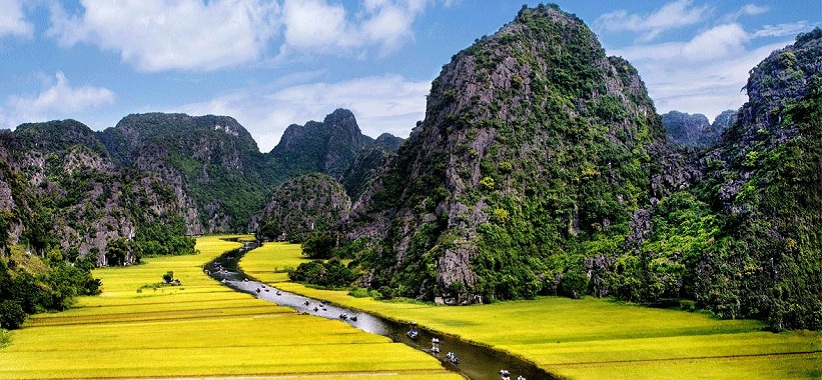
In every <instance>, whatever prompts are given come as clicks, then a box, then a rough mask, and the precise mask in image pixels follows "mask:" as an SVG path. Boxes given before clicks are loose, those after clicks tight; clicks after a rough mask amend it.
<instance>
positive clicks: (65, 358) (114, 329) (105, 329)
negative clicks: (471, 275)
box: [0, 237, 461, 380]
mask: <svg viewBox="0 0 822 380" xmlns="http://www.w3.org/2000/svg"><path fill="white" fill-rule="evenodd" d="M239 246H241V244H239V243H232V242H227V241H224V240H221V239H220V238H219V237H204V238H200V239H198V240H197V246H196V248H197V249H198V250H199V251H200V253H199V254H197V255H193V256H176V257H163V258H151V259H147V260H145V261H146V263H145V264H143V265H139V266H134V267H128V268H104V269H99V270H95V272H94V275H95V277H99V278H101V279H102V281H103V294H101V295H100V296H95V297H82V298H80V299H79V300H78V302H77V305H76V307H75V308H73V309H71V310H68V311H65V312H60V313H53V314H42V315H37V316H34V317H33V318H31V319H30V320H29V321H28V322H27V323H26V324H25V325H24V326H23V328H22V329H20V330H16V331H14V332H13V333H12V343H11V345H9V346H8V347H6V348H3V349H0V379H61V378H62V379H67V378H71V379H79V378H180V377H208V378H220V377H259V378H286V377H287V378H299V379H311V378H322V379H351V378H360V377H364V376H365V377H372V376H373V377H377V378H386V379H391V380H405V379H418V378H421V377H425V378H431V379H437V380H453V379H461V377H460V376H459V375H456V374H454V373H451V372H448V371H446V370H445V369H443V368H442V366H441V365H440V364H439V362H438V361H437V360H436V359H434V358H432V357H430V356H429V355H426V354H424V353H422V352H418V351H415V350H414V349H412V348H409V347H407V346H405V345H403V344H396V343H392V342H391V341H390V340H389V339H388V338H384V337H380V336H376V335H371V334H367V333H364V332H361V331H359V330H357V329H355V328H352V327H350V326H349V325H347V324H345V323H342V322H339V321H334V320H327V319H323V318H317V317H311V316H304V315H298V314H296V313H295V312H293V311H292V310H291V309H289V308H284V307H279V306H276V305H273V304H271V303H269V302H266V301H262V300H258V299H256V298H254V297H253V296H250V295H246V294H241V293H237V292H234V291H233V290H231V289H228V288H227V287H224V286H222V285H221V284H219V283H218V282H216V281H214V280H212V279H210V278H208V277H207V276H206V275H205V273H203V269H202V265H203V264H204V263H206V262H208V261H210V260H211V259H212V258H214V257H216V256H218V255H219V254H221V253H222V252H225V251H228V250H231V249H235V248H238V247H239ZM169 270H171V271H173V272H174V277H175V278H179V279H180V281H181V283H182V286H179V287H158V288H157V289H154V287H153V286H152V285H153V284H156V283H158V282H161V281H162V275H163V274H164V273H166V271H169ZM146 285H148V286H146ZM138 289H139V291H138Z"/></svg>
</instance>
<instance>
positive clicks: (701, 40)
mask: <svg viewBox="0 0 822 380" xmlns="http://www.w3.org/2000/svg"><path fill="white" fill-rule="evenodd" d="M750 39H751V38H750V36H748V33H747V32H745V29H742V26H740V25H739V24H725V25H719V26H716V27H713V28H711V29H708V30H706V31H704V32H702V33H700V34H698V35H697V36H696V37H694V38H693V39H691V41H689V42H688V43H686V44H685V46H683V47H682V55H683V56H684V57H685V58H687V59H690V60H695V61H707V60H716V59H718V58H723V57H727V56H730V55H736V54H739V53H740V52H742V51H744V49H745V46H744V44H745V43H746V42H748V41H749V40H750ZM746 72H747V70H746Z"/></svg>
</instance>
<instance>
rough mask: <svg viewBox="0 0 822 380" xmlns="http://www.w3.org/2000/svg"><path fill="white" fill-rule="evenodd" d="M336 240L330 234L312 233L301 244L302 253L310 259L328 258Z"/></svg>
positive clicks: (331, 254) (331, 253)
mask: <svg viewBox="0 0 822 380" xmlns="http://www.w3.org/2000/svg"><path fill="white" fill-rule="evenodd" d="M335 245H336V240H335V239H334V237H333V236H331V235H330V234H312V235H311V236H309V237H308V239H305V241H304V242H303V244H302V249H303V255H305V256H307V257H309V258H311V259H330V258H331V256H333V249H334V247H335Z"/></svg>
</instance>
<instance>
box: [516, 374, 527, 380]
mask: <svg viewBox="0 0 822 380" xmlns="http://www.w3.org/2000/svg"><path fill="white" fill-rule="evenodd" d="M517 380H525V376H521V375H520V376H517Z"/></svg>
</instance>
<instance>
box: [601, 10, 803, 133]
mask: <svg viewBox="0 0 822 380" xmlns="http://www.w3.org/2000/svg"><path fill="white" fill-rule="evenodd" d="M752 40H753V36H752V35H751V34H750V33H746V32H745V31H744V29H742V27H740V26H739V25H737V24H727V25H719V26H716V27H714V28H711V29H709V30H707V31H704V32H702V33H700V34H698V35H696V36H695V37H693V38H692V39H691V40H689V41H685V42H668V43H662V44H651V45H635V46H631V47H627V48H624V49H617V50H612V51H609V54H615V55H620V56H623V57H625V58H626V59H628V60H629V61H630V62H631V63H632V64H633V65H634V66H636V67H637V70H639V73H640V74H641V75H642V79H643V80H644V82H645V84H646V86H647V87H648V92H649V94H650V96H651V98H652V99H654V103H655V105H656V107H657V111H658V112H660V113H665V112H668V111H671V110H678V111H683V112H689V113H702V114H705V115H706V116H708V118H709V119H712V118H713V117H715V116H716V115H718V114H719V113H720V112H722V111H724V110H727V109H737V108H739V107H740V106H741V105H742V104H743V103H744V102H745V101H747V94H745V92H743V91H742V87H743V86H745V84H746V83H747V80H748V71H749V70H750V69H751V68H753V67H754V66H756V65H757V64H758V63H759V62H760V61H762V60H763V59H765V58H766V57H767V56H768V55H769V54H770V53H771V52H772V51H773V50H776V49H780V48H782V47H784V46H785V45H787V44H789V43H790V42H791V41H784V42H779V43H774V44H768V45H764V46H760V47H756V48H750V47H748V45H750V44H751V43H750V42H751V41H752Z"/></svg>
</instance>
